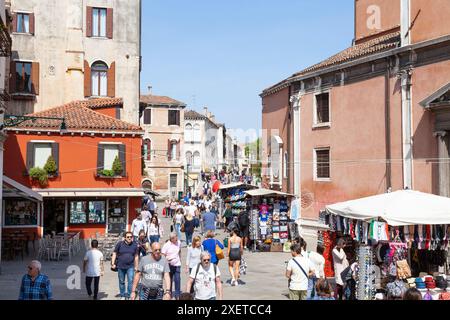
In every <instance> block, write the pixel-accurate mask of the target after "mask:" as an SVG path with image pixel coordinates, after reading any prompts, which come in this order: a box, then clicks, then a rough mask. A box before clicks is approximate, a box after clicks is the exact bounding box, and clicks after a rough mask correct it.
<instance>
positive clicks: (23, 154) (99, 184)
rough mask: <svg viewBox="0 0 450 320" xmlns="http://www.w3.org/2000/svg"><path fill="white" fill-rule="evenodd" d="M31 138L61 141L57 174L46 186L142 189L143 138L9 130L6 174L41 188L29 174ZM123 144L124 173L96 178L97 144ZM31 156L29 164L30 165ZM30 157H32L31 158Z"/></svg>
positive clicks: (26, 184) (59, 143) (23, 182)
mask: <svg viewBox="0 0 450 320" xmlns="http://www.w3.org/2000/svg"><path fill="white" fill-rule="evenodd" d="M31 141H53V142H54V143H56V144H58V145H59V146H58V150H57V154H58V157H57V158H58V159H55V160H57V163H58V164H57V165H58V176H57V177H56V178H51V179H49V185H48V187H47V188H111V187H114V188H140V187H141V181H142V175H141V159H140V158H139V157H140V154H141V143H142V142H141V141H142V137H141V136H140V135H136V136H135V137H131V136H126V137H122V136H115V137H112V136H111V135H106V136H105V137H102V136H99V135H96V136H90V135H89V136H87V135H86V136H80V135H75V136H69V135H63V136H61V135H59V134H57V135H54V134H50V135H47V134H45V135H44V134H40V135H39V134H26V133H18V134H17V133H16V132H8V139H7V140H6V142H5V145H4V147H5V159H15V161H5V163H4V173H5V175H6V176H8V177H10V178H11V179H13V180H15V181H17V182H19V183H21V184H23V185H25V186H28V187H36V188H40V186H39V184H36V183H35V182H33V181H31V180H30V178H29V177H28V175H27V174H26V172H27V170H28V168H27V167H29V166H33V164H32V154H31V153H30V151H29V149H30V148H29V146H30V144H32V142H31ZM108 142H110V143H120V144H121V145H122V146H123V148H124V150H125V158H124V160H125V165H124V167H125V174H124V175H123V176H124V177H123V178H118V179H106V178H99V177H97V172H98V170H97V168H98V146H99V144H100V143H108ZM27 159H28V162H29V163H28V164H27ZM30 159H31V160H30Z"/></svg>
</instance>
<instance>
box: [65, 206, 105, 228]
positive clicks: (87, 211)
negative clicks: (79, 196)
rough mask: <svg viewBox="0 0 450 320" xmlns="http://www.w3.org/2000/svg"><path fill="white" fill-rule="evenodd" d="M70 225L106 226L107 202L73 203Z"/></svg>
mask: <svg viewBox="0 0 450 320" xmlns="http://www.w3.org/2000/svg"><path fill="white" fill-rule="evenodd" d="M69 208H70V220H69V221H70V224H104V223H105V209H106V201H71V202H70V206H69Z"/></svg>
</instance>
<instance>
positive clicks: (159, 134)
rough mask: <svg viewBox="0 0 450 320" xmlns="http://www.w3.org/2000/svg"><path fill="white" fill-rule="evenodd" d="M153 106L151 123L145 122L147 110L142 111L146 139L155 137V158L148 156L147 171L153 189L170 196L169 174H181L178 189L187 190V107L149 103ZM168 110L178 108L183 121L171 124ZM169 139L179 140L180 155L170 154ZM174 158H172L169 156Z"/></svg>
mask: <svg viewBox="0 0 450 320" xmlns="http://www.w3.org/2000/svg"><path fill="white" fill-rule="evenodd" d="M149 108H151V124H149V125H147V124H144V116H145V113H144V112H141V119H140V126H141V127H142V129H144V130H145V135H144V137H143V139H146V138H149V139H150V140H151V142H152V143H151V160H150V161H148V160H145V161H144V163H145V167H146V169H145V172H146V174H147V176H148V178H149V179H150V180H152V181H153V189H154V190H155V191H156V192H158V193H160V194H161V195H162V196H163V197H168V196H169V189H168V187H169V186H168V176H169V175H170V174H171V173H177V174H178V180H179V182H178V183H177V189H178V190H177V192H178V191H183V190H184V183H183V176H184V174H183V170H185V167H184V156H183V155H184V154H185V142H184V125H185V122H184V108H183V107H177V106H171V107H168V106H153V105H152V106H149ZM168 110H178V111H179V114H180V115H179V117H180V125H179V126H172V125H170V126H169V125H168ZM169 141H176V142H177V152H176V158H175V159H171V157H169V153H170V149H169ZM169 159H170V160H169Z"/></svg>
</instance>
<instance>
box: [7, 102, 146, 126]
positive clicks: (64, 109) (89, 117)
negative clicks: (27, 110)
mask: <svg viewBox="0 0 450 320" xmlns="http://www.w3.org/2000/svg"><path fill="white" fill-rule="evenodd" d="M83 104H84V103H82V102H80V101H74V102H70V103H67V104H65V105H62V106H59V107H55V108H51V109H48V110H44V111H40V112H36V113H33V114H28V116H36V117H54V118H65V122H66V126H67V130H68V131H71V130H73V131H89V130H92V131H121V132H136V131H138V132H141V131H143V130H142V129H141V128H140V127H139V126H137V125H134V124H131V123H128V122H125V121H122V120H118V119H115V118H112V117H109V116H106V115H104V114H101V113H98V112H96V111H94V110H91V109H90V108H88V107H86V106H83ZM60 125H61V121H60V120H47V119H38V120H36V121H34V122H33V121H31V120H28V121H24V122H22V123H20V124H19V125H17V126H16V127H11V128H8V129H9V130H15V129H26V128H29V129H43V130H44V129H47V130H54V129H59V127H60Z"/></svg>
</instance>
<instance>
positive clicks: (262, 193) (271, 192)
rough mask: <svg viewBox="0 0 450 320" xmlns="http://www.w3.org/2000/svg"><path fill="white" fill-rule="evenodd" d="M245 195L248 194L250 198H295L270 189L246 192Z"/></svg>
mask: <svg viewBox="0 0 450 320" xmlns="http://www.w3.org/2000/svg"><path fill="white" fill-rule="evenodd" d="M245 193H247V194H248V195H249V196H252V197H269V196H285V197H295V195H293V194H290V193H285V192H281V191H276V190H270V189H264V188H261V189H256V190H249V191H245Z"/></svg>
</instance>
